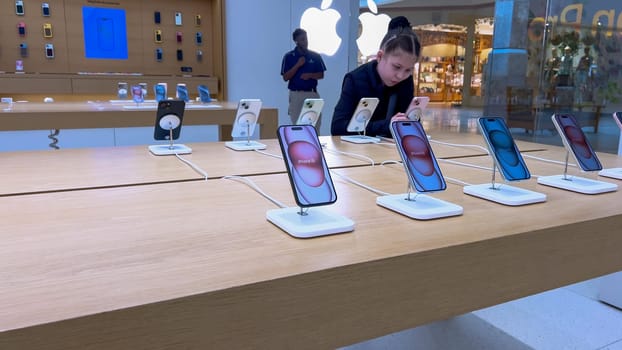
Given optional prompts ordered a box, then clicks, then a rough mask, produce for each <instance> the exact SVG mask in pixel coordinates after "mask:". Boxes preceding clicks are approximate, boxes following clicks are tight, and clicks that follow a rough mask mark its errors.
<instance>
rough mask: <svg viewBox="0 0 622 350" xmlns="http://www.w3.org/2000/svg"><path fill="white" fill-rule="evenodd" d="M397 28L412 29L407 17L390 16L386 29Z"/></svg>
mask: <svg viewBox="0 0 622 350" xmlns="http://www.w3.org/2000/svg"><path fill="white" fill-rule="evenodd" d="M398 28H411V29H412V26H411V25H410V22H409V21H408V18H406V17H404V16H397V17H393V18H391V21H389V28H388V29H387V31H391V30H394V29H398Z"/></svg>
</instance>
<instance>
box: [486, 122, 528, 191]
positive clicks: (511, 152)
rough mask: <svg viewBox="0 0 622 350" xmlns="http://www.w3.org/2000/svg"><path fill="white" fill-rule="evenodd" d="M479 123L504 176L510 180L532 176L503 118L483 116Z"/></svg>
mask: <svg viewBox="0 0 622 350" xmlns="http://www.w3.org/2000/svg"><path fill="white" fill-rule="evenodd" d="M478 123H479V128H480V130H481V132H482V135H484V139H485V140H486V144H487V145H488V149H489V150H490V153H491V155H492V157H494V159H495V163H496V164H497V167H498V168H499V171H500V172H501V174H502V175H503V177H504V178H505V179H506V180H508V181H516V180H527V179H529V178H530V177H531V174H529V169H527V165H526V164H525V161H524V160H523V157H522V156H521V154H520V151H519V150H518V147H516V144H515V143H514V139H513V138H512V134H510V130H509V129H508V127H507V125H506V124H505V121H504V120H503V118H499V117H481V118H479V119H478Z"/></svg>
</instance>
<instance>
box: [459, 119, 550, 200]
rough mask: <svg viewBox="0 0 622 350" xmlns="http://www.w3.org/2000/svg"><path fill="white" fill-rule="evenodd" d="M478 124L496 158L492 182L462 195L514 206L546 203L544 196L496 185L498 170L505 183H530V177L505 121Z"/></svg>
mask: <svg viewBox="0 0 622 350" xmlns="http://www.w3.org/2000/svg"><path fill="white" fill-rule="evenodd" d="M477 123H478V126H479V129H480V131H481V133H482V135H483V136H484V140H485V141H486V145H487V146H488V150H489V153H490V156H491V157H492V159H493V168H492V178H491V181H490V183H484V184H479V185H468V186H465V187H464V188H463V192H464V193H466V194H468V195H471V196H475V197H480V198H483V199H487V200H490V201H493V202H497V203H501V204H505V205H511V206H517V205H526V204H531V203H539V202H544V201H546V195H545V194H542V193H538V192H534V191H530V190H525V189H522V188H520V187H515V186H510V185H507V184H499V183H496V182H495V175H496V172H497V169H499V172H500V173H501V175H502V176H503V178H504V179H505V180H506V181H520V180H528V179H529V178H531V174H530V173H529V169H528V168H527V165H526V164H525V161H524V160H523V157H522V155H521V153H520V151H519V150H518V147H517V146H516V143H514V139H513V138H512V134H510V130H509V129H508V127H507V124H506V123H505V120H504V119H503V118H500V117H481V118H479V119H478V120H477Z"/></svg>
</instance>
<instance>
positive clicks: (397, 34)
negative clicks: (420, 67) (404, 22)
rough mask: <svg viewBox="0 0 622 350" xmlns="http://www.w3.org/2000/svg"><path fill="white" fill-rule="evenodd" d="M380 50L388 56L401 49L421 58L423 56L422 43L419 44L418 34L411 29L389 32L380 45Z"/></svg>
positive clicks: (397, 29) (405, 28) (400, 28)
mask: <svg viewBox="0 0 622 350" xmlns="http://www.w3.org/2000/svg"><path fill="white" fill-rule="evenodd" d="M380 49H381V50H382V51H384V52H385V53H387V54H390V53H392V52H394V51H396V50H398V49H401V50H402V51H404V52H407V53H410V54H413V55H415V56H416V57H417V58H419V55H420V54H421V43H419V39H418V38H417V34H415V32H413V31H412V29H411V28H409V27H399V28H395V29H392V30H389V32H388V33H387V34H386V35H385V36H384V38H383V39H382V42H381V43H380Z"/></svg>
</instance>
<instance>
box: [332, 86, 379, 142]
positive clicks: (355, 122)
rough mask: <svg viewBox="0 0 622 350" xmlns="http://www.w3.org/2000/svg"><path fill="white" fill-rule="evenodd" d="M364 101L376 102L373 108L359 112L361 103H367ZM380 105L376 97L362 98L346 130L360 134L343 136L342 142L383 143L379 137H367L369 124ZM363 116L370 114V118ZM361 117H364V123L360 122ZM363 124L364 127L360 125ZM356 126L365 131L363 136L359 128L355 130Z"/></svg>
mask: <svg viewBox="0 0 622 350" xmlns="http://www.w3.org/2000/svg"><path fill="white" fill-rule="evenodd" d="M363 100H372V101H375V103H374V106H373V108H367V107H368V106H364V107H365V108H363V109H361V110H359V107H358V106H359V105H360V104H361V103H364V102H365V101H363ZM378 103H379V100H378V98H376V97H363V98H361V100H360V101H359V103H358V104H357V107H356V109H355V110H354V113H352V117H351V118H350V121H349V122H348V126H347V127H346V130H347V131H348V132H358V133H359V134H358V135H344V136H341V140H343V141H347V142H352V143H379V142H380V141H382V140H381V139H380V138H378V137H373V136H367V135H366V132H367V124H369V121H370V120H371V117H372V116H373V115H374V111H375V110H376V107H378ZM362 114H369V116H366V115H362ZM359 116H362V117H363V121H361V120H359ZM361 122H362V123H363V125H362V126H361V125H360V124H361ZM354 126H358V127H359V128H360V129H362V130H363V131H362V134H361V131H359V128H355V127H354Z"/></svg>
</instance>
